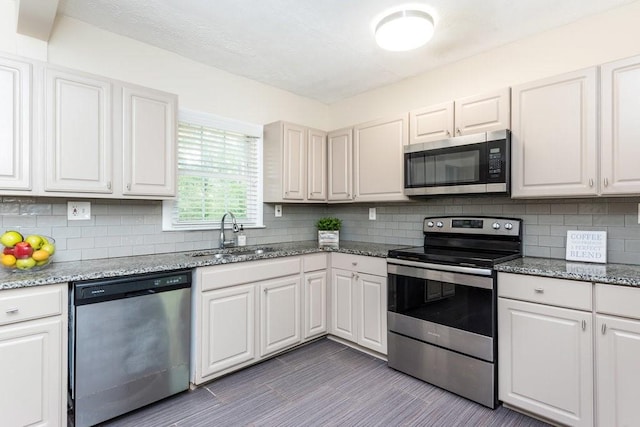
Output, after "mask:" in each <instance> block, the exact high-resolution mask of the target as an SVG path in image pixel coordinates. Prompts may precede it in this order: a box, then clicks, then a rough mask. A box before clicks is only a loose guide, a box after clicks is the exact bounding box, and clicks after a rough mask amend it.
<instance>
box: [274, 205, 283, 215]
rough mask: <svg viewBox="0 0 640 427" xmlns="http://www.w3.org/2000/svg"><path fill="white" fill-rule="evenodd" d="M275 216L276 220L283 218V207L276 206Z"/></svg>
mask: <svg viewBox="0 0 640 427" xmlns="http://www.w3.org/2000/svg"><path fill="white" fill-rule="evenodd" d="M275 214H276V218H280V217H281V216H282V205H276V207H275Z"/></svg>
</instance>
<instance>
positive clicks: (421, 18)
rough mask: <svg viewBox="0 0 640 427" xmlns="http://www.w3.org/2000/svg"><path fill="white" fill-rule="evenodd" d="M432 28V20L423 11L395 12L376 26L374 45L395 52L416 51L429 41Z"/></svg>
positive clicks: (433, 26)
mask: <svg viewBox="0 0 640 427" xmlns="http://www.w3.org/2000/svg"><path fill="white" fill-rule="evenodd" d="M434 28H435V25H434V23H433V18H432V17H431V15H429V14H428V13H427V12H425V11H423V10H415V9H407V10H397V11H395V12H392V13H390V14H388V15H386V16H384V17H383V18H382V19H380V21H378V23H377V24H376V26H375V36H376V43H378V46H380V47H381V48H383V49H385V50H391V51H395V52H402V51H406V50H412V49H416V48H418V47H420V46H422V45H424V44H426V43H427V42H428V41H429V40H430V39H431V37H432V36H433V30H434Z"/></svg>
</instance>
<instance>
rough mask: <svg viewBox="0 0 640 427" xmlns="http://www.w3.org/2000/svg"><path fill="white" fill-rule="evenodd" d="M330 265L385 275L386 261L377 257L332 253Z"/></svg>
mask: <svg viewBox="0 0 640 427" xmlns="http://www.w3.org/2000/svg"><path fill="white" fill-rule="evenodd" d="M331 267H332V268H340V269H342V270H349V271H358V272H360V273H368V274H373V275H375V276H382V277H386V276H387V261H386V260H385V259H384V258H378V257H370V256H363V255H349V254H340V253H332V254H331Z"/></svg>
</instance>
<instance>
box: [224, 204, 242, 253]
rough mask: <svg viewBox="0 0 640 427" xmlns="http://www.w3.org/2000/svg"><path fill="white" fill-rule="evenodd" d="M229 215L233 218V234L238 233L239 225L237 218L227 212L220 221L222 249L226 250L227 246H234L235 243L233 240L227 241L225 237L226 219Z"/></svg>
mask: <svg viewBox="0 0 640 427" xmlns="http://www.w3.org/2000/svg"><path fill="white" fill-rule="evenodd" d="M227 215H230V216H231V221H232V223H233V225H232V227H231V228H232V229H233V232H234V233H237V232H238V223H237V222H236V216H235V215H234V214H233V213H231V212H225V213H224V215H222V220H221V221H220V249H224V248H225V246H226V245H230V246H233V244H234V243H235V241H234V240H233V239H231V240H225V237H224V219H225V218H226V217H227Z"/></svg>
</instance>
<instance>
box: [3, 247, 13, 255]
mask: <svg viewBox="0 0 640 427" xmlns="http://www.w3.org/2000/svg"><path fill="white" fill-rule="evenodd" d="M2 254H3V255H13V248H4V250H3V251H2Z"/></svg>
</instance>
